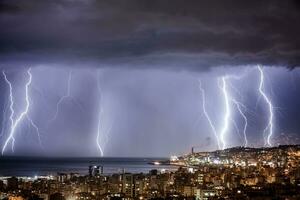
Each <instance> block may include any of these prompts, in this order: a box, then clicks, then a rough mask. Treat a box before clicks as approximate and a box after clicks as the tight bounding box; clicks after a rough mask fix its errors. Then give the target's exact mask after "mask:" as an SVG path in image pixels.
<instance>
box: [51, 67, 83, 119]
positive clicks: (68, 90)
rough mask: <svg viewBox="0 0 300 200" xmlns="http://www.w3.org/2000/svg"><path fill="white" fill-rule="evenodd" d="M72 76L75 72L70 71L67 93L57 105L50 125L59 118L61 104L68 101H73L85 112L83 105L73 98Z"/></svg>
mask: <svg viewBox="0 0 300 200" xmlns="http://www.w3.org/2000/svg"><path fill="white" fill-rule="evenodd" d="M72 75H73V71H70V72H69V76H68V81H67V92H66V94H65V95H63V96H62V97H61V98H60V99H59V100H58V102H57V104H56V109H55V113H54V115H53V117H52V118H51V119H50V120H49V122H48V125H49V124H50V123H51V122H54V121H55V120H56V119H57V117H58V113H59V109H60V106H61V104H62V103H63V102H64V101H66V100H67V99H71V101H73V102H74V103H76V104H77V106H78V107H79V108H80V110H81V111H83V108H82V107H81V105H80V104H79V103H78V102H77V101H75V99H73V98H72V96H71V83H72Z"/></svg>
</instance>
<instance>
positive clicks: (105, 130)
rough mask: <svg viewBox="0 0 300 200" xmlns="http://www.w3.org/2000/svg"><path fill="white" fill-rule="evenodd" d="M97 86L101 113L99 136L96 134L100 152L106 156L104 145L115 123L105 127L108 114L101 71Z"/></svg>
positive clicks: (98, 125) (99, 117)
mask: <svg viewBox="0 0 300 200" xmlns="http://www.w3.org/2000/svg"><path fill="white" fill-rule="evenodd" d="M97 88H98V92H99V95H100V99H99V115H98V124H97V136H96V144H97V147H98V150H99V153H100V156H101V157H103V156H104V147H105V145H106V143H107V141H108V140H109V137H108V135H109V133H110V131H111V129H112V125H113V123H110V124H109V126H108V127H105V126H104V125H105V124H106V123H104V117H105V116H106V115H105V113H104V108H103V102H102V101H103V92H102V89H101V87H100V80H99V72H98V78H97Z"/></svg>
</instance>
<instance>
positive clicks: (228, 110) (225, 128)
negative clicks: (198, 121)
mask: <svg viewBox="0 0 300 200" xmlns="http://www.w3.org/2000/svg"><path fill="white" fill-rule="evenodd" d="M226 80H227V77H225V76H223V77H222V87H221V89H222V93H223V96H224V104H225V115H224V124H223V128H222V129H221V132H220V140H221V143H222V149H225V148H226V141H225V140H226V139H225V137H226V134H227V131H228V129H229V120H230V116H231V108H230V105H229V97H228V95H229V94H228V91H227V83H226Z"/></svg>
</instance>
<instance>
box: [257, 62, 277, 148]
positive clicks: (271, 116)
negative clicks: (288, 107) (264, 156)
mask: <svg viewBox="0 0 300 200" xmlns="http://www.w3.org/2000/svg"><path fill="white" fill-rule="evenodd" d="M257 69H258V71H259V73H260V82H259V93H260V96H262V97H263V99H264V100H265V102H266V104H267V105H268V109H269V121H268V124H267V126H266V127H265V129H264V132H263V133H264V135H266V133H267V131H268V132H269V133H268V134H267V137H266V139H265V146H272V143H271V137H272V135H273V120H274V114H273V109H274V108H273V105H272V102H271V100H270V99H269V97H268V96H267V95H266V93H265V92H264V72H263V70H262V68H261V67H260V66H259V65H258V66H257Z"/></svg>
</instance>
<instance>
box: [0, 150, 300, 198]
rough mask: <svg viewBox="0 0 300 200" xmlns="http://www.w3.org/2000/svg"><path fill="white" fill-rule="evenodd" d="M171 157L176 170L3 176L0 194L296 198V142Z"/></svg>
mask: <svg viewBox="0 0 300 200" xmlns="http://www.w3.org/2000/svg"><path fill="white" fill-rule="evenodd" d="M172 162H173V163H176V164H178V165H182V166H181V167H179V168H178V169H177V170H176V171H173V172H172V171H166V170H161V171H157V170H152V171H150V172H149V173H147V174H143V173H140V174H131V173H120V174H110V175H105V174H103V170H102V168H101V167H100V166H91V167H89V174H88V175H86V176H83V175H79V174H74V173H70V174H64V173H59V174H57V175H56V176H44V177H36V178H34V179H32V178H15V177H10V178H5V177H3V178H2V179H1V181H0V191H1V192H0V199H9V200H24V199H39V200H100V199H139V200H142V199H201V200H204V199H205V200H209V199H254V200H259V199H267V200H268V199H270V200H271V199H272V200H273V199H289V200H296V199H300V148H299V146H280V147H277V148H270V149H247V148H246V149H245V148H233V149H229V150H224V151H217V152H210V153H192V154H189V155H186V156H183V157H180V158H174V157H173V158H172Z"/></svg>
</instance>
